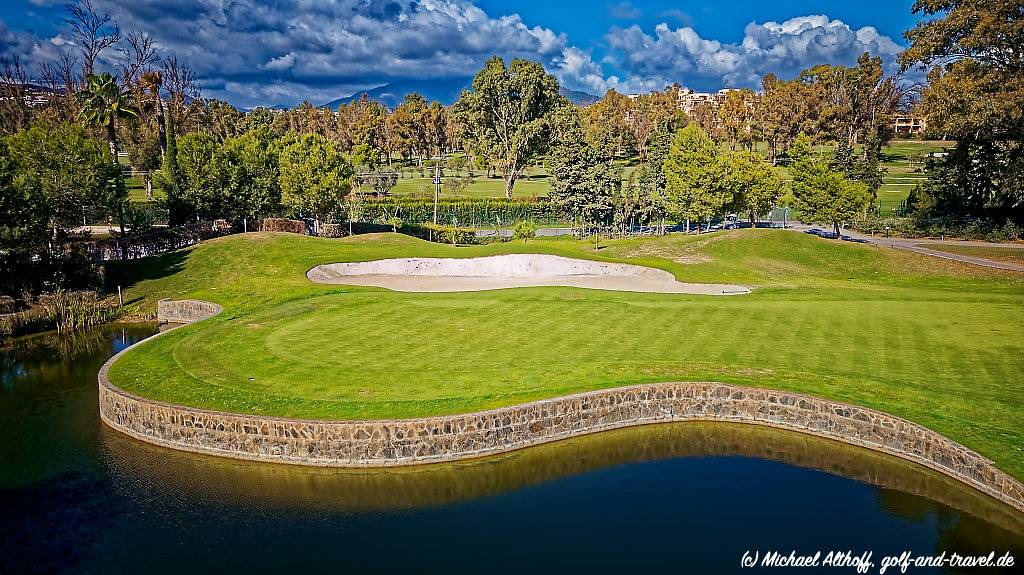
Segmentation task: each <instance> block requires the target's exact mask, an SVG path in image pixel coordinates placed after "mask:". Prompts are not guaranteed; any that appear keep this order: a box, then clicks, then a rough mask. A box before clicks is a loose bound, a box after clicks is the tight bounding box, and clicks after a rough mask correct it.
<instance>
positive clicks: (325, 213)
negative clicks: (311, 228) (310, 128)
mask: <svg viewBox="0 0 1024 575" xmlns="http://www.w3.org/2000/svg"><path fill="white" fill-rule="evenodd" d="M280 162H281V163H280V165H281V168H280V169H281V176H280V183H281V201H282V203H283V204H284V205H285V207H287V208H289V209H291V210H293V211H294V212H296V213H298V214H300V215H309V216H312V217H313V218H314V220H315V222H316V232H317V233H319V232H320V223H321V221H323V220H324V219H325V218H327V217H329V216H332V215H334V214H336V213H338V212H339V211H340V210H341V207H342V205H343V203H344V201H345V196H347V195H348V193H349V192H350V191H351V189H352V174H353V170H352V163H351V162H350V161H349V160H348V158H346V157H345V156H343V155H342V154H341V152H340V151H339V150H338V146H337V144H335V143H334V142H332V141H330V140H328V139H327V138H325V137H323V136H321V135H318V134H306V135H304V136H301V137H299V138H298V139H297V140H295V142H293V143H291V144H289V145H288V146H286V147H285V148H284V150H282V152H281V161H280Z"/></svg>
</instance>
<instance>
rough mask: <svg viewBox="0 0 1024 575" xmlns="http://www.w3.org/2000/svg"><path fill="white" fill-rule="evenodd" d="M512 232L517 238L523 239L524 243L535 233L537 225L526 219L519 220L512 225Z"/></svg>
mask: <svg viewBox="0 0 1024 575" xmlns="http://www.w3.org/2000/svg"><path fill="white" fill-rule="evenodd" d="M512 233H513V235H514V237H515V239H517V240H523V243H524V244H525V243H526V242H527V241H529V240H530V239H531V238H533V237H534V236H536V235H537V226H536V225H534V224H533V222H528V221H526V220H519V221H518V222H516V225H514V226H512Z"/></svg>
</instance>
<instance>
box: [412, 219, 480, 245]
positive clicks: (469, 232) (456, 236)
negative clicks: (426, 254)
mask: <svg viewBox="0 0 1024 575" xmlns="http://www.w3.org/2000/svg"><path fill="white" fill-rule="evenodd" d="M422 228H423V229H424V230H426V231H427V232H429V234H428V235H429V236H431V239H432V240H433V241H435V242H441V243H446V244H452V245H453V246H456V245H459V244H463V245H465V244H473V243H476V230H474V229H473V228H460V227H458V226H447V225H440V224H438V225H434V224H423V226H422Z"/></svg>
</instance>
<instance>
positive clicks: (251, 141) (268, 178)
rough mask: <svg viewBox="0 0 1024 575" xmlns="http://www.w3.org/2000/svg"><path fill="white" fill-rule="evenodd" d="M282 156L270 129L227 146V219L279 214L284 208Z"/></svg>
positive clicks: (232, 139)
mask: <svg viewBox="0 0 1024 575" xmlns="http://www.w3.org/2000/svg"><path fill="white" fill-rule="evenodd" d="M279 154H280V150H279V149H278V142H277V139H276V138H275V137H274V134H273V132H272V131H271V129H270V127H269V126H263V127H261V128H258V129H256V130H253V131H250V132H246V133H244V134H242V135H241V136H237V137H234V138H229V139H228V140H227V142H225V143H224V146H223V158H224V164H225V171H226V174H225V184H224V192H225V194H224V195H225V197H224V202H225V209H226V215H228V216H229V217H231V218H232V219H234V220H240V219H242V218H253V217H258V216H261V215H266V214H269V213H272V212H274V211H277V209H278V207H280V205H281V187H280V182H279V179H280V169H279V167H278V157H279Z"/></svg>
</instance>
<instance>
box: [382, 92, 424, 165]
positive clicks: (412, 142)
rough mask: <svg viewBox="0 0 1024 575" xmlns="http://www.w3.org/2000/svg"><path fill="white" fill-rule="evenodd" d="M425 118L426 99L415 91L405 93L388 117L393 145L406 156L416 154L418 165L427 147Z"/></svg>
mask: <svg viewBox="0 0 1024 575" xmlns="http://www.w3.org/2000/svg"><path fill="white" fill-rule="evenodd" d="M427 119H428V113H427V100H426V98H424V97H423V96H421V95H419V94H417V93H416V92H412V93H410V94H406V96H405V99H404V100H402V103H401V104H399V105H398V107H397V108H395V111H394V113H392V114H391V116H389V117H388V122H389V123H390V124H391V126H392V129H391V137H392V140H393V142H394V147H395V148H396V149H397V150H398V151H399V153H401V154H402V156H404V157H406V158H411V157H413V156H416V159H417V164H418V165H419V166H420V167H422V166H423V155H424V153H425V152H426V151H427V148H428V137H427Z"/></svg>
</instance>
